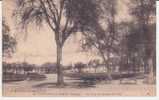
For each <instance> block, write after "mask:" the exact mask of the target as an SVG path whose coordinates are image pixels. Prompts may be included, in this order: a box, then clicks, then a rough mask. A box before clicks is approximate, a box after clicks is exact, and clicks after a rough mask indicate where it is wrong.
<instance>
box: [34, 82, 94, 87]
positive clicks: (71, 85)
mask: <svg viewBox="0 0 159 100" xmlns="http://www.w3.org/2000/svg"><path fill="white" fill-rule="evenodd" d="M32 87H33V88H95V87H96V83H93V82H92V83H85V82H69V83H65V85H64V86H63V87H59V86H58V85H57V83H40V84H37V85H33V86H32Z"/></svg>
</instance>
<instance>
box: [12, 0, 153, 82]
mask: <svg viewBox="0 0 159 100" xmlns="http://www.w3.org/2000/svg"><path fill="white" fill-rule="evenodd" d="M15 1H16V2H17V8H16V10H15V12H14V15H15V16H16V18H18V19H17V22H19V23H20V25H21V26H22V27H21V28H22V29H26V28H28V26H29V25H30V23H31V24H34V25H42V23H46V24H47V25H48V28H51V29H52V33H53V34H54V35H55V41H56V46H57V48H56V50H57V76H58V77H57V83H58V85H63V84H64V79H63V71H62V66H61V60H62V49H63V46H64V43H65V41H66V40H67V39H68V37H69V36H70V35H71V34H75V33H77V32H81V33H82V34H83V35H84V38H83V43H82V47H83V49H87V50H88V49H93V48H96V50H97V51H98V53H99V55H100V56H101V58H102V59H103V62H104V64H105V67H106V68H107V69H108V72H107V74H108V76H109V79H110V80H111V79H112V78H111V74H112V73H111V68H110V67H111V66H110V61H109V59H111V55H114V56H118V57H120V58H121V65H122V64H123V63H125V62H126V61H127V63H128V67H129V64H133V63H134V59H136V58H138V57H139V56H140V57H139V63H140V64H141V63H144V65H145V66H147V67H148V68H149V77H148V78H149V80H150V81H151V82H152V80H153V75H154V74H153V66H155V65H153V64H154V61H155V31H154V30H155V0H130V7H129V11H128V12H129V13H130V15H131V17H132V22H122V23H117V21H116V16H117V12H118V10H117V8H116V7H117V5H118V0H15ZM125 59H126V60H125ZM130 62H133V63H130ZM135 62H136V61H135Z"/></svg>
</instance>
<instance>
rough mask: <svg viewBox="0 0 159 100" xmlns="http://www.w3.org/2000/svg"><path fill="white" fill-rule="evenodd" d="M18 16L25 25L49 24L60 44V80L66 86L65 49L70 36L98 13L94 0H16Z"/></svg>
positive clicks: (58, 58) (58, 52)
mask: <svg viewBox="0 0 159 100" xmlns="http://www.w3.org/2000/svg"><path fill="white" fill-rule="evenodd" d="M16 1H17V9H16V14H15V15H16V16H17V18H18V20H19V19H20V23H22V26H24V27H23V28H26V26H28V25H29V23H35V24H36V25H40V24H41V23H42V22H45V23H46V24H48V26H49V28H51V29H52V31H53V33H54V35H55V41H56V46H57V76H58V77H57V83H58V85H63V84H64V80H63V71H62V65H61V60H62V48H63V46H64V43H65V41H66V40H67V39H68V37H69V36H70V35H71V34H73V33H75V32H77V31H80V29H84V27H85V26H87V25H88V24H89V25H90V24H91V23H92V21H93V20H94V17H95V16H97V14H96V13H95V12H96V3H95V0H16Z"/></svg>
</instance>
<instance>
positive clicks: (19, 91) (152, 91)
mask: <svg viewBox="0 0 159 100" xmlns="http://www.w3.org/2000/svg"><path fill="white" fill-rule="evenodd" d="M46 76H47V79H45V80H40V81H33V80H32V81H28V80H25V81H19V82H8V83H3V96H155V95H156V86H155V85H147V84H142V80H138V81H137V84H134V83H133V82H131V81H130V80H129V82H130V83H128V84H120V83H119V80H114V81H112V83H111V84H108V83H106V82H97V84H89V85H88V84H87V85H86V84H84V83H83V82H82V81H81V80H74V79H72V78H69V77H65V82H66V86H65V87H64V88H57V87H56V74H47V75H46Z"/></svg>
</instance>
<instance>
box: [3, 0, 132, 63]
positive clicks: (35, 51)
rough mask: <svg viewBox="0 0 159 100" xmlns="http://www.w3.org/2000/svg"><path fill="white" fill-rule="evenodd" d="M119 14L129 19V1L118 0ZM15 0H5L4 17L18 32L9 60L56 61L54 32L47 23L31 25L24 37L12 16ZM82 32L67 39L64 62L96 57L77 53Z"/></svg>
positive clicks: (119, 18)
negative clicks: (41, 25) (13, 50)
mask: <svg viewBox="0 0 159 100" xmlns="http://www.w3.org/2000/svg"><path fill="white" fill-rule="evenodd" d="M118 1H119V6H118V12H119V14H118V16H117V20H118V21H120V20H126V19H129V16H128V13H127V7H126V5H127V3H126V2H127V1H128V0H118ZM14 3H15V0H4V1H3V17H5V19H6V22H7V23H8V25H9V26H10V28H11V33H14V34H15V33H16V34H18V36H17V38H18V45H17V51H16V52H15V54H14V55H13V57H12V58H10V59H6V60H7V61H8V62H23V61H24V60H25V61H27V62H29V63H34V64H43V63H45V62H55V61H56V44H55V41H54V34H53V32H52V30H50V28H49V27H47V25H43V28H40V30H39V29H38V28H36V27H35V26H31V28H29V29H28V34H27V38H26V39H24V38H23V35H24V33H23V32H21V31H20V30H18V29H17V28H16V25H15V22H14V20H15V19H14V18H13V16H12V13H13V9H14V5H15V4H14ZM80 37H81V36H80V34H78V35H76V36H71V37H69V39H68V40H67V41H66V43H65V46H64V49H63V64H71V63H73V62H77V61H83V62H87V61H88V60H89V59H93V58H95V56H94V55H93V54H86V53H81V52H80V53H79V52H78V53H77V51H79V49H80V47H79V40H80ZM68 58H69V59H68Z"/></svg>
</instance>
